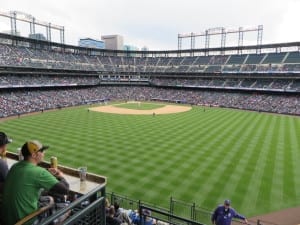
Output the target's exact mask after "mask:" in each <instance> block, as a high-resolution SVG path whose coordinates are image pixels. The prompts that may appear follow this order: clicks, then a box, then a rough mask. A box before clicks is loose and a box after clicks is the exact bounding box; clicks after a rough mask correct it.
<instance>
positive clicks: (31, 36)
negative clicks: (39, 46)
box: [28, 33, 47, 41]
mask: <svg viewBox="0 0 300 225" xmlns="http://www.w3.org/2000/svg"><path fill="white" fill-rule="evenodd" d="M28 37H29V38H32V39H36V40H41V41H46V40H47V39H46V37H45V35H44V34H42V33H37V34H29V35H28Z"/></svg>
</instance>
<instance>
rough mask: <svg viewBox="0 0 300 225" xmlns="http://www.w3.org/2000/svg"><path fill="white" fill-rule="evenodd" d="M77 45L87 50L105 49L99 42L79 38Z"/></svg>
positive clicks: (103, 43) (101, 42) (102, 42)
mask: <svg viewBox="0 0 300 225" xmlns="http://www.w3.org/2000/svg"><path fill="white" fill-rule="evenodd" d="M78 45H79V46H80V47H87V48H99V49H104V48H105V42H104V41H100V40H95V39H92V38H81V39H79V42H78Z"/></svg>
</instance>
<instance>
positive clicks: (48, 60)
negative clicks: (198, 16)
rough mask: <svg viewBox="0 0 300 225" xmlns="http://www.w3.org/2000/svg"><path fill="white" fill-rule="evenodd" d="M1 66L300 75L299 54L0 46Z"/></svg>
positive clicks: (295, 52)
mask: <svg viewBox="0 0 300 225" xmlns="http://www.w3.org/2000/svg"><path fill="white" fill-rule="evenodd" d="M0 66H13V67H30V68H47V69H66V70H86V71H107V72H138V73H139V72H143V73H144V72H146V73H151V72H155V73H166V72H169V73H172V72H176V73H180V72H181V73H186V72H188V73H254V72H257V73H269V72H277V73H286V72H291V73H295V72H300V52H299V51H294V52H280V53H261V54H243V55H237V54H233V55H212V56H194V57H192V56H186V57H125V56H95V55H94V56H93V55H86V54H72V53H61V52H58V51H48V50H42V49H34V48H29V47H22V46H13V45H7V44H0Z"/></svg>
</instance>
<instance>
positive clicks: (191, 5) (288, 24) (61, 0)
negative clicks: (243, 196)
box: [0, 0, 300, 50]
mask: <svg viewBox="0 0 300 225" xmlns="http://www.w3.org/2000/svg"><path fill="white" fill-rule="evenodd" d="M10 11H21V12H24V13H26V14H30V15H32V16H34V17H35V18H36V19H38V20H40V21H45V22H49V23H51V24H56V25H61V26H64V28H65V43H66V44H72V45H77V44H78V40H79V39H80V38H87V37H89V38H93V39H98V40H101V36H102V35H110V34H119V35H121V36H123V38H124V44H128V45H133V46H136V47H138V48H142V47H144V46H146V47H147V48H148V49H149V50H170V49H171V50H176V49H177V47H178V46H177V44H178V34H179V33H180V34H182V33H191V32H194V33H203V32H205V31H206V30H208V29H210V28H215V27H224V28H225V29H227V30H228V29H235V30H238V29H239V27H243V28H244V29H246V28H250V27H257V26H258V25H263V38H262V43H263V44H269V43H281V42H293V41H300V29H299V25H298V23H299V21H300V0H181V1H178V0H81V1H78V0H1V4H0V12H6V13H7V12H10ZM17 28H18V29H20V31H21V35H24V34H25V33H26V32H29V25H26V24H25V23H22V22H18V23H17ZM9 29H10V21H9V19H7V18H5V17H0V32H1V31H5V30H9ZM36 32H42V33H44V34H45V35H46V30H45V28H43V27H37V28H36ZM52 40H53V41H56V42H59V41H60V40H59V32H58V31H55V30H54V31H53V32H52ZM195 41H196V42H195V47H196V48H204V46H205V44H204V43H205V39H204V37H198V38H196V40H195ZM256 41H257V32H255V31H252V32H245V33H244V45H249V44H256ZM220 45H221V36H220V35H214V36H211V40H210V47H219V46H220ZM236 45H238V34H228V35H227V37H226V46H236ZM188 48H190V39H188V38H185V39H183V40H182V49H188Z"/></svg>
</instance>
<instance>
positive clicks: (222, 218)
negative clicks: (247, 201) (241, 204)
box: [211, 200, 248, 225]
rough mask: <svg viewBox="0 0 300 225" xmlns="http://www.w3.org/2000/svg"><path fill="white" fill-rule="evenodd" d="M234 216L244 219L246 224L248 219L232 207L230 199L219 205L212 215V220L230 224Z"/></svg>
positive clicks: (226, 224)
mask: <svg viewBox="0 0 300 225" xmlns="http://www.w3.org/2000/svg"><path fill="white" fill-rule="evenodd" d="M233 218H238V219H241V220H243V221H244V222H245V223H246V224H247V223H248V221H247V219H246V218H245V217H244V216H242V215H240V214H238V213H237V212H236V211H235V210H234V209H233V208H231V207H230V200H225V201H224V205H219V206H218V207H217V208H216V209H215V210H214V213H213V214H212V216H211V222H212V223H213V224H215V225H230V224H231V220H232V219H233Z"/></svg>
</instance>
